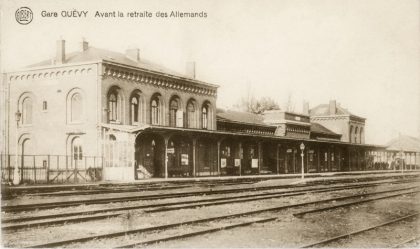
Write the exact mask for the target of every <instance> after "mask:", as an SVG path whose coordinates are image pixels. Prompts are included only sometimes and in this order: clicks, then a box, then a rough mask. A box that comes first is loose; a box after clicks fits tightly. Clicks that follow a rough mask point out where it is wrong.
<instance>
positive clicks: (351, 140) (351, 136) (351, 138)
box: [349, 125, 353, 143]
mask: <svg viewBox="0 0 420 249" xmlns="http://www.w3.org/2000/svg"><path fill="white" fill-rule="evenodd" d="M349 142H350V143H353V126H352V125H350V132H349Z"/></svg>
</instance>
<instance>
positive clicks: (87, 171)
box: [0, 154, 103, 184]
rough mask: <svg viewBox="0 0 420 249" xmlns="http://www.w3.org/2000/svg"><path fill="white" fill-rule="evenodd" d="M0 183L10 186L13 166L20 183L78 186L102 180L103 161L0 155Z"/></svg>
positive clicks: (97, 158)
mask: <svg viewBox="0 0 420 249" xmlns="http://www.w3.org/2000/svg"><path fill="white" fill-rule="evenodd" d="M0 162H1V181H2V183H9V182H13V180H14V176H15V174H14V173H15V172H14V171H15V165H16V164H17V166H18V167H17V168H18V176H19V178H20V182H21V183H28V184H41V183H77V182H94V181H100V180H102V167H103V158H102V157H95V156H83V157H81V158H77V159H76V158H74V157H72V156H62V155H24V156H21V155H19V156H17V157H16V155H4V154H1V155H0Z"/></svg>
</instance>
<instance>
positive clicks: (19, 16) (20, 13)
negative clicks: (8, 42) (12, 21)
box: [15, 7, 34, 25]
mask: <svg viewBox="0 0 420 249" xmlns="http://www.w3.org/2000/svg"><path fill="white" fill-rule="evenodd" d="M15 17H16V21H17V22H18V23H20V24H22V25H26V24H29V23H30V22H32V19H33V17H34V14H33V13H32V10H31V9H30V8H28V7H20V8H19V9H17V10H16V13H15Z"/></svg>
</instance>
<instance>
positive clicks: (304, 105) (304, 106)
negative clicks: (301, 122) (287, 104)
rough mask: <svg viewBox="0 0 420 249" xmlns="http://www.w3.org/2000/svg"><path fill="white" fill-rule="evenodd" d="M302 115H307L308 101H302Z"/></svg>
mask: <svg viewBox="0 0 420 249" xmlns="http://www.w3.org/2000/svg"><path fill="white" fill-rule="evenodd" d="M302 113H303V114H305V115H309V102H308V101H303V109H302Z"/></svg>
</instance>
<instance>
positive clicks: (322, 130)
mask: <svg viewBox="0 0 420 249" xmlns="http://www.w3.org/2000/svg"><path fill="white" fill-rule="evenodd" d="M311 133H318V134H327V135H333V136H341V134H337V133H335V132H333V131H331V130H329V129H328V128H326V127H325V126H323V125H321V124H318V123H312V122H311Z"/></svg>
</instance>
